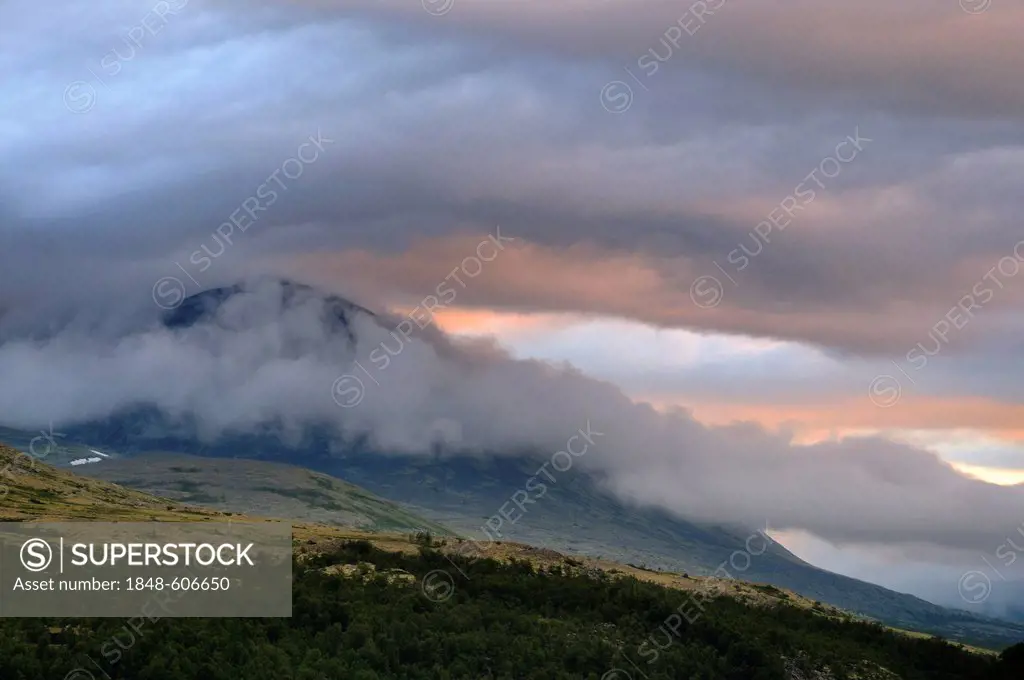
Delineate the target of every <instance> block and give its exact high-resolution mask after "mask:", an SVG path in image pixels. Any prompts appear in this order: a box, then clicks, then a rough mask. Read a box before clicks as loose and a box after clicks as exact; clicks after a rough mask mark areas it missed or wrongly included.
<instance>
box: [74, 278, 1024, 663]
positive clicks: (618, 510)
mask: <svg viewBox="0 0 1024 680" xmlns="http://www.w3.org/2000/svg"><path fill="white" fill-rule="evenodd" d="M242 293H244V289H243V288H242V287H238V286H236V287H232V288H221V289H214V290H210V291H206V292H204V293H200V294H198V295H195V296H192V297H190V298H188V299H186V300H185V301H184V303H183V304H182V305H181V306H180V307H179V308H177V309H175V310H173V311H171V312H169V313H168V314H166V315H165V316H164V320H163V323H164V324H165V325H166V326H167V327H168V328H172V329H179V330H190V329H197V328H202V327H204V326H205V325H207V324H213V325H217V326H224V325H225V324H227V325H228V326H229V327H235V328H238V327H242V328H244V327H245V323H246V318H245V316H244V315H242V316H238V315H236V314H226V313H224V312H225V309H226V308H227V306H228V305H229V304H230V303H231V301H232V300H233V299H235V296H237V295H239V294H242ZM278 295H279V300H277V302H278V303H279V304H281V305H283V306H285V307H287V306H289V305H292V306H297V305H299V304H309V303H310V301H311V300H313V301H316V300H322V301H321V302H317V303H316V304H317V305H318V307H317V308H316V310H315V311H316V315H317V318H319V319H320V323H321V324H322V331H323V334H324V335H325V336H326V337H328V338H332V339H335V340H336V341H337V342H338V343H344V344H347V345H353V344H354V343H355V342H356V340H357V338H356V334H355V328H354V326H355V324H354V321H355V320H356V319H358V318H360V317H363V316H365V318H367V319H369V320H371V321H372V320H375V317H373V315H372V314H371V313H370V312H368V311H367V310H365V309H363V308H361V307H359V306H358V305H354V304H352V303H350V302H348V301H346V300H343V299H341V298H338V297H331V296H327V297H323V296H320V295H319V294H318V293H316V291H314V290H313V289H311V288H309V287H306V286H301V285H298V284H294V283H290V282H285V283H283V284H282V285H281V286H280V287H279V292H278ZM301 349H302V348H301V346H294V347H292V346H289V347H286V348H285V351H286V352H288V353H290V354H294V355H295V356H297V357H298V356H301ZM64 430H65V431H66V432H67V433H69V435H70V437H71V440H74V441H80V442H88V443H90V445H93V446H96V447H97V448H98V450H108V449H109V450H114V451H116V452H118V453H120V454H122V455H136V454H141V453H146V452H150V451H164V452H187V453H196V454H202V455H205V456H213V457H232V458H249V459H258V460H266V461H276V462H283V461H286V462H289V463H292V464H295V465H300V466H303V467H308V468H310V469H312V470H316V471H319V472H322V473H326V474H328V475H332V476H335V477H339V478H341V479H344V480H346V481H348V482H351V483H353V484H356V485H358V486H361V487H364V488H366V489H368V490H369V491H371V492H373V493H375V494H377V495H379V496H381V497H382V498H384V499H387V500H389V501H392V502H394V503H400V504H403V505H405V506H406V507H409V508H410V509H411V510H412V511H413V512H414V513H417V514H419V515H422V516H425V517H426V518H427V519H430V520H433V521H436V522H440V523H442V524H444V525H445V526H450V527H452V528H454V529H458V530H460V531H464V532H467V533H469V534H472V535H474V536H477V537H479V536H481V535H482V532H481V530H480V527H481V526H483V525H485V524H486V522H488V521H489V520H492V518H495V517H496V516H498V515H499V514H500V513H501V512H502V509H503V508H506V509H507V508H508V507H510V506H509V502H510V500H511V499H512V498H513V494H515V493H516V492H517V491H519V490H520V489H521V487H522V485H523V484H524V483H525V481H526V480H527V479H528V478H529V477H530V476H531V475H533V473H534V472H535V471H536V470H537V468H538V467H539V466H540V464H541V463H542V461H541V460H540V459H539V458H538V456H537V454H536V453H529V452H527V453H523V454H521V455H511V454H510V452H475V453H474V455H473V456H471V457H470V456H465V455H458V454H457V452H452V451H447V450H445V449H444V448H440V449H438V451H437V454H438V455H435V456H433V457H427V456H414V455H400V454H398V453H396V452H394V451H379V450H373V449H372V448H371V447H370V445H369V444H368V443H367V442H366V441H365V440H361V439H359V438H356V439H355V440H352V441H347V442H344V443H343V444H342V445H340V446H339V445H338V443H337V441H336V438H332V436H331V428H330V427H329V424H328V423H324V425H323V427H322V428H318V427H309V428H307V429H306V430H305V431H304V432H303V433H302V436H301V438H298V439H295V438H292V439H287V438H285V437H283V436H281V434H280V428H279V424H278V423H272V422H270V423H266V425H265V427H263V428H262V429H257V431H251V432H247V433H245V434H237V435H231V436H226V437H221V438H220V439H218V440H216V441H213V442H208V443H204V442H203V440H201V439H200V438H199V437H198V434H197V432H198V424H197V423H196V422H194V419H190V418H181V417H179V418H174V419H172V418H169V417H168V416H167V415H166V414H164V413H162V412H160V411H159V410H157V409H156V408H155V407H154V406H153V405H149V404H138V405H136V407H134V408H132V409H129V410H125V411H123V412H120V413H117V414H115V415H113V416H111V417H109V418H106V419H104V420H102V421H96V422H88V423H79V424H76V425H69V426H66V427H64ZM490 454H493V455H490ZM498 454H501V455H498ZM550 486H551V488H550V489H549V492H548V494H547V495H546V497H545V498H542V499H539V500H538V501H537V503H536V504H535V506H534V505H530V506H526V507H524V508H523V509H522V511H524V513H525V514H524V518H523V519H521V520H518V521H516V522H512V521H511V520H510V519H509V520H507V521H503V522H502V525H503V531H505V534H504V536H505V537H513V538H515V539H517V540H525V541H529V542H531V543H535V544H537V545H540V546H548V547H552V548H555V549H558V550H563V551H571V552H576V553H578V554H585V555H601V556H607V557H612V558H614V559H617V560H620V561H625V562H632V563H634V564H642V565H645V566H646V567H648V568H655V569H657V568H662V569H672V570H680V571H687V572H692V573H695V574H711V573H714V572H715V571H716V570H719V569H720V568H722V567H723V565H725V569H726V571H728V572H729V573H730V574H732V575H737V572H738V573H739V574H740V578H743V579H745V580H753V581H758V582H763V583H767V584H771V585H774V586H778V587H783V588H788V589H791V590H793V591H795V592H798V593H801V594H802V595H805V596H807V597H809V598H812V599H813V600H820V601H822V602H826V603H829V604H831V605H834V606H838V607H842V608H844V609H848V610H850V611H855V612H858V613H860V614H863V615H865V616H868V617H872V618H875V619H878V620H880V621H884V622H886V623H888V624H890V625H893V626H898V627H903V628H908V629H913V630H920V631H925V632H929V633H934V634H939V635H943V636H946V637H948V638H950V639H955V640H964V641H971V642H976V643H979V644H984V645H989V646H993V647H1005V646H1007V645H1009V644H1011V643H1013V642H1016V641H1019V640H1021V639H1024V626H1021V625H1015V624H1011V623H1007V622H1004V621H999V620H996V619H991V618H986V617H982V616H976V615H973V614H970V613H967V612H962V611H959V610H952V609H946V608H942V607H939V606H936V605H934V604H931V603H929V602H926V601H924V600H922V599H920V598H917V597H913V596H910V595H904V594H901V593H896V592H894V591H891V590H888V589H886V588H882V587H880V586H876V585H873V584H870V583H865V582H863V581H859V580H856V579H852V578H848V577H844V576H841V575H838V574H834V573H831V572H827V571H825V570H822V569H818V568H816V567H814V566H812V565H810V564H807V563H805V562H803V561H802V560H800V559H798V558H797V557H795V556H794V555H793V554H792V553H790V552H789V551H787V550H786V549H785V548H784V547H782V546H780V545H778V544H772V545H769V546H767V547H766V548H765V549H764V551H763V552H761V549H760V548H756V547H755V548H753V549H751V547H750V546H751V542H750V539H751V537H752V536H755V535H757V533H756V532H757V531H758V530H759V529H763V527H725V526H715V525H709V524H704V523H695V522H691V521H687V520H686V518H682V517H677V516H674V515H671V514H669V513H667V512H664V511H661V510H656V509H652V508H649V507H632V506H628V505H626V504H624V503H623V502H622V501H620V500H618V499H617V498H615V497H613V496H611V495H610V494H608V493H607V492H605V491H604V490H603V487H602V485H601V480H600V479H598V478H595V477H593V476H589V475H587V474H586V473H584V472H581V471H579V470H577V469H573V470H572V471H570V473H569V474H564V475H560V477H559V481H558V484H557V485H554V484H553V485H550ZM492 524H497V520H492ZM495 538H499V537H495ZM755 545H758V544H756V543H755ZM754 552H756V553H757V554H756V555H755V554H753V553H754Z"/></svg>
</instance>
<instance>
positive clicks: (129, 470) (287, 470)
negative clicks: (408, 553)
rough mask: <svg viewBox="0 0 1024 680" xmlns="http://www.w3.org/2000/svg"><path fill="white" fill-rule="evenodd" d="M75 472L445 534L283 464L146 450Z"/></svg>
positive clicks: (172, 493) (267, 510) (310, 518)
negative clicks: (148, 452) (142, 454)
mask: <svg viewBox="0 0 1024 680" xmlns="http://www.w3.org/2000/svg"><path fill="white" fill-rule="evenodd" d="M76 472H78V473H79V474H83V475H88V476H91V477H95V478H97V479H103V480H106V481H109V482H114V483H117V484H120V485H122V486H127V487H130V488H133V489H138V490H140V491H145V492H147V493H151V494H154V495H157V496H164V497H166V498H171V499H174V500H177V501H180V502H183V503H189V504H195V505H203V506H205V507H209V508H213V509H217V510H226V511H231V512H243V513H250V514H251V513H256V512H258V513H259V514H263V515H268V516H271V517H288V518H290V519H293V520H299V521H303V522H316V523H321V524H336V525H339V526H347V527H356V528H360V529H365V530H367V531H378V532H380V531H384V532H387V531H398V532H414V531H418V530H426V531H431V532H433V533H435V534H450V533H451V531H450V530H448V529H446V528H445V527H444V526H442V525H441V524H439V523H437V522H433V521H431V520H429V519H425V518H423V517H419V516H417V515H415V514H414V513H412V512H410V511H408V510H406V509H405V508H403V507H402V506H400V505H398V504H397V503H392V502H390V501H386V500H384V499H382V498H379V497H378V496H375V495H374V494H372V493H370V492H368V491H366V490H365V489H362V488H360V487H358V486H356V485H354V484H349V483H348V482H345V481H343V480H341V479H338V478H337V477H331V476H329V475H325V474H321V473H317V472H313V471H311V470H307V469H305V468H300V467H296V466H294V465H285V464H283V463H270V462H263V461H253V460H247V459H244V458H237V459H227V460H225V459H221V458H204V457H200V456H188V455H183V454H148V455H146V456H139V457H119V458H115V459H110V460H105V461H102V462H101V463H99V464H96V465H88V466H82V467H81V468H80V469H78V470H76Z"/></svg>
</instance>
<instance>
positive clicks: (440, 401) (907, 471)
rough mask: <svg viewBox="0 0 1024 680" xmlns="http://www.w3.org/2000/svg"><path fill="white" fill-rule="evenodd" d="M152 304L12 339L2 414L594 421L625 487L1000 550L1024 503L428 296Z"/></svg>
mask: <svg viewBox="0 0 1024 680" xmlns="http://www.w3.org/2000/svg"><path fill="white" fill-rule="evenodd" d="M108 302H111V303H114V302H116V301H108ZM114 308H115V305H114V304H111V309H112V310H113V309H114ZM159 312H160V310H152V311H151V313H150V316H149V318H146V319H145V320H143V317H139V321H138V322H137V323H138V325H137V326H135V327H134V328H133V329H132V330H131V331H128V332H118V333H113V332H110V331H109V330H108V329H124V328H125V327H126V326H127V325H128V324H127V322H126V320H125V319H124V318H118V317H117V315H116V314H114V315H112V316H111V317H109V318H105V319H103V320H102V323H96V322H93V323H91V324H88V325H83V326H76V325H75V324H69V325H68V326H66V327H65V329H64V330H62V331H61V332H59V333H57V334H55V335H52V336H50V337H45V338H44V339H39V337H36V338H33V337H32V336H31V335H26V334H23V335H22V336H21V337H20V338H13V337H10V336H9V335H5V336H4V337H5V342H4V343H3V344H2V345H0V375H2V376H3V378H4V383H5V389H4V390H3V393H2V396H0V412H2V413H3V418H4V420H5V421H6V423H7V424H9V425H13V426H17V427H24V428H38V427H44V426H48V425H49V423H51V422H52V423H53V424H54V426H55V427H57V428H60V427H69V426H72V425H74V424H82V423H87V422H94V421H102V420H104V419H108V418H111V417H112V416H117V415H120V414H125V413H129V412H135V411H140V410H141V409H150V410H152V411H154V412H157V413H159V414H160V417H161V418H164V419H166V421H167V422H169V423H172V424H174V425H175V426H176V427H179V428H183V430H182V432H183V433H185V434H188V435H189V436H194V437H196V438H197V439H198V440H199V441H201V442H204V443H207V444H213V443H215V442H216V441H217V440H218V438H221V437H224V436H239V435H247V434H250V435H251V434H261V435H265V434H268V433H273V434H274V435H275V436H278V437H280V438H281V439H282V440H283V441H286V442H290V443H291V445H293V446H297V445H298V444H299V443H300V442H302V440H303V438H304V437H308V436H310V433H312V432H316V433H319V435H320V436H324V437H326V438H327V440H328V441H329V442H330V445H331V446H333V447H335V448H339V449H343V448H345V447H346V446H350V445H352V444H353V443H355V442H359V443H361V444H362V445H365V446H366V447H367V448H368V449H370V450H373V451H376V452H378V453H380V454H382V455H387V454H388V453H403V454H427V453H432V452H434V451H436V450H437V446H438V444H439V443H440V444H444V451H445V452H447V453H451V454H455V453H458V454H462V455H481V456H516V455H520V454H521V453H523V452H531V453H533V454H554V453H556V452H558V451H563V450H565V449H566V447H567V446H573V445H574V444H571V443H569V440H570V438H571V437H573V436H574V435H575V434H576V433H577V432H578V431H579V430H580V429H581V428H582V429H586V428H590V429H591V430H592V431H594V432H596V433H600V436H595V443H596V445H595V446H592V447H590V449H589V450H588V451H587V453H586V455H583V456H580V457H576V458H574V459H573V464H574V465H578V466H579V469H581V470H587V471H589V472H592V473H595V474H597V475H598V477H599V478H600V479H602V480H603V484H604V485H605V486H606V488H607V489H608V490H609V491H610V492H611V493H613V494H615V495H616V496H618V497H619V498H622V499H624V500H628V501H630V502H633V503H637V504H640V505H648V506H657V507H661V508H664V509H666V510H669V511H671V512H674V513H678V514H680V515H682V516H686V517H688V518H691V519H693V520H696V521H712V522H718V523H729V524H737V525H741V526H755V527H756V526H764V525H765V523H766V522H767V523H768V524H770V526H772V527H773V528H777V529H790V528H794V529H803V530H806V531H809V532H812V533H814V534H815V535H818V536H821V537H823V538H825V539H827V540H830V541H833V542H836V543H866V544H887V543H893V544H895V543H899V544H902V545H911V546H913V545H921V546H922V550H928V551H930V552H931V553H935V554H944V553H948V554H950V555H953V554H955V551H959V550H971V551H982V552H988V551H991V550H993V549H994V547H995V546H998V545H1000V544H1001V543H1002V542H1003V541H1004V539H1005V536H1006V530H1004V529H1002V527H1012V526H1015V525H1016V523H1018V521H1019V519H1018V518H1019V515H1020V508H1021V507H1024V488H1022V487H999V486H995V485H992V484H987V483H985V482H982V481H979V480H976V479H971V478H968V477H966V476H965V475H963V474H961V473H959V472H957V471H956V470H954V469H953V468H952V467H951V466H950V465H948V464H947V463H945V462H943V461H942V460H940V459H939V458H938V457H937V456H936V455H934V454H932V453H930V452H927V451H924V450H920V449H914V448H912V447H909V446H906V445H902V444H897V443H894V442H892V441H887V440H885V439H880V438H856V437H848V438H844V439H842V440H839V441H834V442H823V443H818V444H813V445H798V444H796V443H794V442H793V441H792V439H791V438H790V437H788V436H787V435H786V434H785V433H782V434H780V433H774V432H768V431H766V430H764V429H763V428H761V427H759V426H757V425H754V424H750V423H736V424H733V425H729V426H721V427H715V426H707V425H703V424H701V423H699V422H697V421H696V420H695V419H694V418H693V417H692V416H691V414H690V413H688V412H687V411H685V410H682V409H673V410H671V411H669V412H659V411H657V410H655V409H654V408H653V407H652V406H650V405H648V404H643V403H634V402H633V401H631V400H630V399H629V398H627V397H626V396H625V395H624V394H623V393H622V391H621V390H620V389H618V388H617V387H615V386H613V385H611V384H609V383H604V382H600V381H597V380H594V379H591V378H588V377H586V376H584V375H582V374H581V373H579V372H578V371H576V370H574V369H573V368H572V367H570V366H556V365H551V364H548V363H544V362H539V361H524V360H515V359H512V358H511V357H510V356H509V355H508V354H507V353H506V352H505V351H504V350H502V349H501V348H500V347H498V346H497V345H495V344H494V343H493V342H492V341H487V340H462V339H454V338H451V337H448V336H446V335H444V334H443V333H441V332H440V331H438V330H437V329H436V328H434V327H433V326H431V325H430V318H429V315H427V316H423V314H422V312H421V313H419V314H416V313H414V314H413V315H411V316H409V317H398V316H394V315H388V314H379V315H373V314H370V313H369V312H367V311H366V310H365V309H362V308H360V307H358V306H357V305H354V304H352V303H350V302H347V301H345V300H344V299H342V298H340V297H338V296H334V295H330V294H327V293H324V292H322V291H319V290H317V289H314V288H310V287H305V286H301V285H296V284H293V283H282V282H280V281H277V280H273V279H260V280H256V281H252V282H248V283H246V284H245V285H243V286H240V287H238V288H234V289H226V290H217V291H213V292H207V293H203V294H202V295H200V296H198V297H192V298H189V299H188V301H187V302H186V303H185V304H184V305H183V306H182V307H180V308H179V309H177V310H173V311H172V312H170V313H169V314H166V315H164V316H161V314H160V313H159ZM413 317H415V319H414V318H413ZM41 322H42V323H41V324H40V326H39V327H40V328H46V327H47V325H46V320H45V319H43V320H41ZM420 326H423V327H422V328H420ZM96 329H103V330H102V332H100V331H97V330H96ZM575 450H576V451H578V450H579V448H578V447H577V448H576V449H575ZM953 587H955V585H954V586H953Z"/></svg>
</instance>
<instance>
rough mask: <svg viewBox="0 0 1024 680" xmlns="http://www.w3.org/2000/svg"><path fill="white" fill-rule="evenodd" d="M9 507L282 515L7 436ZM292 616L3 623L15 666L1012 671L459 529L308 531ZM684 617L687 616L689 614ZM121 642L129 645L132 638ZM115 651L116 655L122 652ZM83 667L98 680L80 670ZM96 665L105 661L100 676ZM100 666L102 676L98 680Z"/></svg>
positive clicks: (161, 678)
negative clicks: (475, 550) (145, 485)
mask: <svg viewBox="0 0 1024 680" xmlns="http://www.w3.org/2000/svg"><path fill="white" fill-rule="evenodd" d="M0 463H2V464H3V465H2V469H3V482H4V484H5V485H6V492H7V500H8V501H9V503H6V504H5V510H4V512H5V515H4V518H6V519H18V520H22V521H32V520H41V519H100V518H102V519H114V518H116V519H123V520H129V519H130V520H142V519H148V518H154V519H160V520H164V521H232V520H236V519H242V520H243V521H255V522H261V521H279V520H271V519H263V518H257V517H243V518H238V517H237V516H235V515H232V514H229V513H224V512H219V511H213V510H206V509H203V508H198V507H189V506H184V505H180V504H176V503H174V502H173V501H170V500H168V499H162V498H157V497H154V496H149V495H147V494H144V493H141V492H136V491H130V490H127V489H123V488H121V487H118V486H117V485H113V484H110V483H106V482H102V481H97V480H90V479H83V478H81V477H79V476H77V475H74V474H71V473H69V472H66V471H62V470H57V469H54V468H52V467H50V466H48V465H45V464H40V463H37V462H33V461H30V460H29V459H28V458H27V457H25V456H24V455H21V454H19V453H18V452H16V451H14V450H12V449H9V448H6V447H2V446H0ZM294 532H295V545H296V564H295V570H294V574H295V581H294V583H295V585H294V595H293V603H294V611H293V615H292V617H291V618H288V619H163V620H159V621H156V622H148V623H147V624H144V625H147V626H154V627H156V626H159V630H160V634H159V635H147V634H146V633H148V632H149V629H146V630H142V631H140V635H138V636H133V637H132V643H131V644H125V645H119V649H117V650H114V648H113V646H112V645H110V644H109V643H110V641H111V640H112V639H115V636H118V635H120V636H122V637H124V635H125V633H124V631H125V630H127V629H125V628H123V621H120V620H118V619H90V620H83V619H52V620H51V619H3V620H0V677H4V678H37V677H66V676H68V675H69V672H71V671H74V669H76V668H77V669H82V668H85V665H84V664H85V663H86V662H91V664H92V665H91V666H90V668H93V667H95V668H93V670H96V669H98V670H99V671H100V672H102V673H103V674H105V676H106V677H109V678H111V680H114V679H120V678H132V679H133V680H190V679H191V678H196V679H197V680H198V679H199V678H202V679H203V680H219V679H220V678H224V679H229V678H230V679H232V680H233V679H234V678H236V677H238V676H239V674H242V675H243V676H244V677H247V678H255V679H257V680H261V679H262V678H275V679H277V678H302V679H306V678H309V679H311V680H312V679H314V678H335V677H339V678H340V677H345V678H361V679H363V680H373V679H374V678H394V677H402V678H453V679H454V678H475V679H476V678H495V679H496V678H503V679H504V678H509V679H511V678H537V679H540V678H592V679H594V680H597V679H598V678H603V679H604V680H611V678H640V677H644V678H648V679H649V680H656V679H661V678H676V677H703V678H736V679H739V678H760V679H764V680H771V679H779V680H802V679H803V678H811V677H814V678H837V679H838V678H862V679H869V678H878V679H881V678H889V679H891V678H907V679H911V678H915V679H916V678H921V679H930V678H948V679H950V680H958V679H961V678H962V679H972V678H973V679H978V680H981V679H983V678H992V679H993V680H995V679H996V678H999V679H1001V678H1004V677H1005V678H1009V677H1012V676H1011V675H1010V673H1012V672H1019V669H1018V667H1017V666H1016V665H1011V658H1010V657H1011V656H1012V655H1004V656H1005V657H1006V659H1004V660H1003V661H1002V662H997V661H996V659H995V657H993V656H990V655H985V654H977V653H974V652H970V651H968V650H965V649H962V648H960V647H958V646H955V645H952V644H949V643H945V642H942V641H938V640H933V639H923V638H919V637H914V636H908V635H903V634H899V633H896V632H894V631H889V630H886V629H884V628H882V627H880V626H878V625H875V624H870V623H865V622H862V621H856V620H854V619H853V618H852V617H850V616H848V615H845V614H843V613H842V612H839V611H836V610H833V609H831V608H827V607H822V606H820V605H815V604H814V603H811V602H809V601H806V600H804V599H802V598H799V597H797V596H795V595H794V594H792V593H786V592H784V591H781V590H778V589H774V588H770V587H765V586H756V585H750V584H744V583H739V582H724V581H722V580H720V579H702V578H693V577H686V576H682V575H670V574H658V573H654V572H648V571H644V570H641V569H637V568H632V567H625V566H622V565H615V564H613V563H607V562H597V561H590V560H578V559H574V558H569V557H566V556H563V555H559V554H557V553H555V552H553V551H546V550H541V549H536V548H531V547H529V546H523V545H517V544H508V543H505V542H502V543H501V544H497V543H495V544H492V545H491V546H489V548H488V549H487V550H486V551H484V555H483V556H482V557H480V558H467V557H462V556H459V555H458V553H459V552H460V543H461V541H460V539H457V538H453V537H445V538H439V539H438V538H431V537H430V536H428V535H425V534H424V535H420V536H418V537H411V536H408V535H404V536H403V535H399V534H369V533H366V532H361V531H359V530H356V529H343V528H339V527H328V526H323V525H314V524H297V525H295V527H294ZM695 602H698V603H699V604H700V612H699V614H698V615H697V616H696V617H694V618H692V622H690V623H686V622H683V621H682V620H681V619H680V617H679V616H678V614H677V612H682V611H688V612H692V611H694V609H693V604H694V603H695ZM122 650H123V651H122ZM115 652H116V654H115ZM74 672H78V675H75V676H74V677H89V676H88V675H83V674H82V673H81V672H80V671H74ZM90 672H92V671H90ZM97 677H98V676H97Z"/></svg>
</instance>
